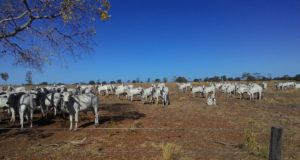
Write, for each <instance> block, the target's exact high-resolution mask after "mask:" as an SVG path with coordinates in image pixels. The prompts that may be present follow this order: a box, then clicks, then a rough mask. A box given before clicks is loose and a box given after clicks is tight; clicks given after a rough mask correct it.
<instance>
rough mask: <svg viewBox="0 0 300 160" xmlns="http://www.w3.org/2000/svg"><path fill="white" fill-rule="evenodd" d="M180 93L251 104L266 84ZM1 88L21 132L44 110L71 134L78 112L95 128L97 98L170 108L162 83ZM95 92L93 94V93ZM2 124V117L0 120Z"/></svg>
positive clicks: (1, 100) (184, 87) (1, 103)
mask: <svg viewBox="0 0 300 160" xmlns="http://www.w3.org/2000/svg"><path fill="white" fill-rule="evenodd" d="M176 85H177V88H178V90H179V91H181V92H184V93H187V92H190V93H191V94H192V96H193V97H195V95H196V94H199V95H200V97H204V98H207V101H206V103H207V105H216V98H215V94H216V91H219V92H221V93H224V94H227V95H228V96H229V97H233V96H235V95H239V98H240V99H242V98H243V99H244V98H245V94H246V95H248V97H249V99H250V100H253V99H254V95H255V94H257V97H258V99H259V100H260V99H261V97H262V93H263V92H265V91H266V90H267V87H268V86H267V83H265V82H263V83H262V84H261V85H259V84H256V83H249V84H242V83H211V84H210V85H207V86H206V85H200V86H193V85H191V83H176ZM275 87H276V89H277V90H283V89H287V88H297V89H300V84H296V83H295V82H283V83H282V82H280V83H276V84H275ZM5 88H6V89H4V87H0V109H2V110H3V111H4V113H6V114H9V115H11V120H10V121H11V122H15V114H16V112H18V113H19V116H20V125H21V129H23V124H24V116H25V118H26V119H27V120H28V121H29V124H30V127H32V120H33V112H34V111H35V110H39V111H40V113H41V116H42V117H44V116H45V111H46V110H53V116H56V114H57V112H58V111H60V112H61V115H65V114H66V113H67V114H68V115H69V118H70V128H69V129H70V130H72V129H73V126H72V124H73V116H74V120H75V127H74V130H77V125H78V116H79V112H87V111H88V110H89V109H91V110H92V112H93V114H94V116H95V126H98V125H99V118H98V103H99V96H102V95H103V96H109V95H116V96H117V98H118V99H120V96H123V97H125V98H126V99H127V100H130V101H133V100H134V97H139V98H140V100H141V101H142V102H143V103H148V104H153V103H156V104H158V103H159V102H161V104H162V105H163V106H168V105H169V104H170V98H169V94H170V92H169V88H168V87H166V85H165V84H164V83H156V84H152V85H151V87H149V88H142V87H137V88H134V87H133V85H124V84H121V85H119V86H116V85H114V84H107V85H77V86H76V88H67V87H65V86H64V85H60V86H56V85H48V86H45V87H39V86H36V88H34V89H31V90H26V88H25V87H24V86H21V87H12V86H8V87H5ZM94 91H96V92H94ZM0 121H1V117H0Z"/></svg>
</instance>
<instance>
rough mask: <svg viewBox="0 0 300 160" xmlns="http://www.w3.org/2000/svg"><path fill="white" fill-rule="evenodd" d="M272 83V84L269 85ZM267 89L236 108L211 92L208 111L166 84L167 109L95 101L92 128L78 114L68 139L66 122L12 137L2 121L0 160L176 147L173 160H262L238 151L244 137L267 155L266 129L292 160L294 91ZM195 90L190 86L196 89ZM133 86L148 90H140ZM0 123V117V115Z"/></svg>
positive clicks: (298, 116)
mask: <svg viewBox="0 0 300 160" xmlns="http://www.w3.org/2000/svg"><path fill="white" fill-rule="evenodd" d="M271 83H272V84H271ZM271 83H270V84H269V86H270V87H269V89H268V91H267V92H265V93H263V99H262V100H260V101H259V100H257V99H256V100H254V101H249V100H247V99H246V100H240V99H239V97H238V96H236V97H233V98H230V97H228V96H227V95H225V94H223V93H220V92H217V95H216V99H217V105H216V106H208V105H206V99H205V98H202V97H200V96H199V95H197V96H196V97H195V98H193V97H192V95H191V94H190V92H187V93H181V92H179V91H178V90H177V89H176V85H175V84H174V83H168V84H167V86H168V87H169V88H170V100H171V104H170V105H169V106H168V107H163V106H162V104H158V105H156V104H143V102H142V101H140V99H139V97H136V98H135V101H134V102H130V101H127V100H124V97H121V100H118V99H117V97H116V96H113V95H110V96H101V97H100V104H99V115H100V117H99V118H100V126H99V127H98V128H95V127H94V118H93V114H92V112H88V114H84V113H80V116H79V128H80V129H79V130H78V131H76V132H75V131H69V130H68V127H69V120H68V117H67V118H66V119H64V118H63V117H62V116H61V115H58V116H57V117H56V118H53V117H52V114H53V112H52V111H49V112H48V113H47V117H46V118H44V119H42V118H41V114H40V113H39V112H38V111H37V112H36V113H35V115H34V123H33V129H29V128H28V127H29V126H28V124H27V123H26V124H25V129H24V130H22V131H21V130H19V129H17V128H19V127H20V126H19V124H18V123H19V120H18V117H17V121H16V122H15V123H14V124H11V123H10V122H9V118H10V117H4V119H3V118H2V122H0V159H130V160H132V159H163V149H164V147H163V146H164V145H165V144H168V143H172V144H175V145H176V146H179V147H180V151H179V154H178V155H177V157H176V158H178V159H264V157H263V156H260V155H257V154H254V153H251V152H250V151H247V150H243V149H241V148H242V146H243V144H244V143H245V132H246V131H248V130H251V131H252V132H253V133H254V135H255V139H256V141H257V146H258V147H266V148H268V147H269V140H270V129H271V126H273V125H276V126H282V127H283V128H284V138H283V159H300V91H297V90H294V89H289V90H285V91H276V90H274V89H273V86H272V85H273V82H271ZM200 84H202V83H194V84H193V85H196V86H197V85H200ZM137 86H144V87H146V86H150V84H140V85H137ZM1 116H2V117H3V114H1Z"/></svg>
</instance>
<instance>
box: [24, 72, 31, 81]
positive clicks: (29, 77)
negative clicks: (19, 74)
mask: <svg viewBox="0 0 300 160" xmlns="http://www.w3.org/2000/svg"><path fill="white" fill-rule="evenodd" d="M25 80H26V82H27V84H32V72H31V71H28V72H27V73H26V77H25Z"/></svg>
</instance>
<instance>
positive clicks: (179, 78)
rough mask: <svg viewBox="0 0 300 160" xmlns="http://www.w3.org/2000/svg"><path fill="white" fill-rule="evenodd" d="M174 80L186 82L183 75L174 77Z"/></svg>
mask: <svg viewBox="0 0 300 160" xmlns="http://www.w3.org/2000/svg"><path fill="white" fill-rule="evenodd" d="M176 82H178V83H182V82H187V80H186V78H185V77H180V76H179V77H177V78H176Z"/></svg>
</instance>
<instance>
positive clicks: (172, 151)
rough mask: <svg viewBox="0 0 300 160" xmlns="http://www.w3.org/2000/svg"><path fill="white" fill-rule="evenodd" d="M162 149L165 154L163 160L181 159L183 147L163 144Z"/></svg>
mask: <svg viewBox="0 0 300 160" xmlns="http://www.w3.org/2000/svg"><path fill="white" fill-rule="evenodd" d="M160 148H161V150H162V152H163V160H177V159H179V158H180V157H179V156H180V152H181V146H178V145H176V144H173V143H167V144H161V145H160Z"/></svg>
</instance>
